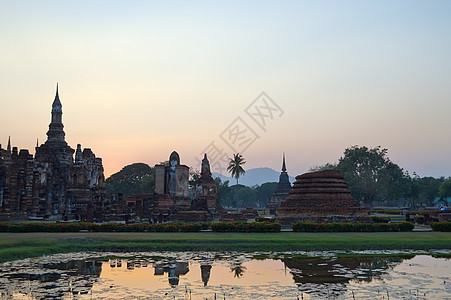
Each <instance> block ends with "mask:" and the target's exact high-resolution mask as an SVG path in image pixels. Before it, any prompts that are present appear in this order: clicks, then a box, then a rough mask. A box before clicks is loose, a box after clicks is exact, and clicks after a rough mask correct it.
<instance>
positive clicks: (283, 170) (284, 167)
mask: <svg viewBox="0 0 451 300" xmlns="http://www.w3.org/2000/svg"><path fill="white" fill-rule="evenodd" d="M286 171H287V166H286V165H285V152H284V153H283V163H282V172H286Z"/></svg>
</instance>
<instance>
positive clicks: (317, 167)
mask: <svg viewBox="0 0 451 300" xmlns="http://www.w3.org/2000/svg"><path fill="white" fill-rule="evenodd" d="M336 168H337V164H336V163H333V164H332V163H326V164H324V165H314V166H312V167H310V169H309V171H310V172H319V171H325V170H334V169H336Z"/></svg>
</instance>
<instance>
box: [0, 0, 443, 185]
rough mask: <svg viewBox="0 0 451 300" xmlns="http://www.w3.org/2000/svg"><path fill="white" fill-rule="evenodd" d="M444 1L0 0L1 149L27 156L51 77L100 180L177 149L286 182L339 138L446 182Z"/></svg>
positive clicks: (189, 159)
mask: <svg viewBox="0 0 451 300" xmlns="http://www.w3.org/2000/svg"><path fill="white" fill-rule="evenodd" d="M450 16H451V2H450V1H434V0H432V1H412V0H403V1H401V0H399V1H396V0H395V1H46V0H42V1H25V0H24V1H5V0H0V101H1V106H0V111H1V117H0V144H2V147H3V148H6V144H7V141H8V137H9V136H11V143H12V145H13V146H16V147H18V148H19V149H23V148H25V149H29V150H30V152H31V153H32V154H34V147H35V145H36V141H37V139H38V140H39V144H42V143H44V142H45V140H46V138H47V136H46V132H47V130H48V125H49V123H50V111H51V105H52V102H53V99H54V97H55V89H56V83H57V82H58V84H59V96H60V99H61V103H62V105H63V123H64V130H65V133H66V141H67V142H68V144H69V145H70V146H71V147H72V148H76V145H77V144H78V143H80V144H81V145H82V147H83V148H85V147H87V148H91V149H92V150H93V152H94V153H95V154H96V156H97V157H101V158H102V159H103V165H104V169H105V175H106V176H109V175H111V174H113V173H115V172H118V171H120V170H121V168H122V167H124V166H126V165H128V164H131V163H134V162H144V163H147V164H149V165H151V166H152V165H154V164H157V163H159V162H162V161H165V160H168V159H169V155H170V153H171V152H172V151H174V150H175V151H177V152H178V153H179V155H180V158H181V163H182V164H186V165H188V166H190V167H193V168H194V169H199V168H200V160H201V159H202V157H203V153H205V152H207V153H208V155H209V158H210V162H211V164H212V169H213V171H217V172H220V173H224V174H226V171H225V168H226V166H227V163H226V162H225V161H226V160H227V158H228V157H231V156H232V155H233V154H234V153H237V152H239V153H242V154H243V156H244V158H245V159H246V161H247V163H246V165H245V166H244V167H245V169H250V168H257V167H270V168H273V169H275V170H280V169H281V163H282V155H283V153H285V155H286V162H287V168H288V172H289V174H290V175H292V176H296V175H299V174H302V173H305V172H307V171H308V170H309V168H310V167H312V166H314V165H320V164H325V163H328V162H337V161H338V159H339V158H340V157H342V156H343V152H344V150H345V149H346V148H348V147H351V146H353V145H359V146H367V147H370V148H372V147H376V146H379V145H380V146H381V147H382V148H387V149H388V156H389V158H390V159H391V160H392V161H393V162H395V163H397V164H398V165H399V166H400V167H402V168H403V169H404V170H406V171H409V172H410V173H411V174H412V173H413V172H416V173H417V174H418V175H420V176H434V177H439V176H445V177H448V176H451V155H450V149H451V137H450V132H451V123H450V118H449V113H450V111H451V32H450V28H451V17H450Z"/></svg>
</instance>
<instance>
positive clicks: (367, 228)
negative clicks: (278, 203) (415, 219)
mask: <svg viewBox="0 0 451 300" xmlns="http://www.w3.org/2000/svg"><path fill="white" fill-rule="evenodd" d="M413 227H414V226H413V224H412V223H410V222H402V223H391V224H387V223H373V224H366V223H310V222H298V223H295V224H293V226H292V228H293V231H296V232H381V231H411V230H412V229H413Z"/></svg>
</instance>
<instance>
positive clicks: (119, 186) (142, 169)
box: [105, 163, 155, 196]
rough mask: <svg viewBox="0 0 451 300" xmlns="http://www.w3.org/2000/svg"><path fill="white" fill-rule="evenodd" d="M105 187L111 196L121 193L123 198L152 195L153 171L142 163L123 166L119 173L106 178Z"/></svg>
mask: <svg viewBox="0 0 451 300" xmlns="http://www.w3.org/2000/svg"><path fill="white" fill-rule="evenodd" d="M105 187H106V189H107V192H108V193H109V194H111V195H115V194H117V193H122V194H123V195H124V196H128V195H133V194H144V193H153V192H154V190H155V169H154V168H151V167H150V166H149V165H147V164H144V163H134V164H131V165H128V166H125V167H123V168H122V170H120V171H119V172H117V173H115V174H113V175H111V176H110V177H108V179H107V180H106V181H105Z"/></svg>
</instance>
